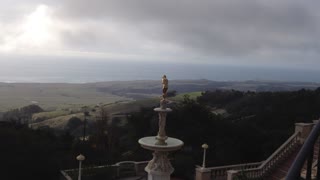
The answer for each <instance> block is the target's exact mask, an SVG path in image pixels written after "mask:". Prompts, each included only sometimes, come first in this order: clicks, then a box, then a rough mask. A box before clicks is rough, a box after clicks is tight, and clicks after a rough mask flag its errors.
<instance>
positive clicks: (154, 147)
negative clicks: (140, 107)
mask: <svg viewBox="0 0 320 180" xmlns="http://www.w3.org/2000/svg"><path fill="white" fill-rule="evenodd" d="M162 84H163V88H162V91H163V94H162V96H161V100H160V107H158V108H155V109H154V111H155V112H157V113H158V114H159V131H158V135H157V136H149V137H144V138H141V139H139V144H140V145H141V146H142V147H143V148H145V149H148V150H151V151H153V159H152V160H151V161H149V163H148V165H147V167H146V168H145V170H146V171H147V172H148V180H170V175H171V174H172V173H173V171H174V168H173V167H172V165H171V163H170V161H169V159H168V154H169V152H171V151H176V150H179V149H180V148H181V147H182V146H183V142H182V141H181V140H179V139H176V138H172V137H168V136H167V135H166V130H165V126H166V118H167V113H169V112H171V111H172V110H171V109H170V108H168V107H167V104H168V103H169V101H168V99H167V90H168V79H167V78H166V76H165V75H164V76H163V77H162Z"/></svg>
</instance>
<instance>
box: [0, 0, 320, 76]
mask: <svg viewBox="0 0 320 180" xmlns="http://www.w3.org/2000/svg"><path fill="white" fill-rule="evenodd" d="M0 3H1V6H0V63H1V66H0V69H2V70H3V72H2V73H0V76H2V77H1V78H0V81H2V82H3V81H5V82H11V81H14V79H16V80H17V79H19V78H17V77H24V78H27V80H26V81H30V80H32V78H37V77H38V80H37V79H35V80H34V81H46V80H45V79H42V80H41V78H44V77H46V76H47V79H50V78H52V77H53V76H57V77H58V76H59V77H60V79H61V80H62V81H66V82H70V79H71V78H73V77H77V76H79V73H78V74H77V73H75V74H73V76H70V77H61V76H68V73H64V74H63V73H62V74H59V75H56V74H54V73H53V72H52V69H51V68H50V66H42V67H46V68H47V69H39V68H38V67H41V64H47V65H50V64H52V65H53V70H56V73H59V69H63V68H66V67H65V66H68V65H70V66H76V67H78V69H80V70H81V71H91V70H92V69H95V68H100V71H101V72H102V69H103V68H106V69H112V68H113V67H112V65H113V64H114V63H116V64H118V65H117V67H116V68H118V69H117V71H116V70H115V71H114V73H113V74H103V76H109V77H110V76H111V75H114V76H115V77H114V79H115V80H116V79H121V78H122V79H123V80H130V78H132V77H136V78H138V79H139V77H140V79H146V77H148V76H150V78H149V79H153V78H154V77H156V76H153V75H150V73H149V74H148V73H146V74H136V76H130V73H132V72H131V71H130V70H131V69H130V68H131V67H132V65H133V64H137V66H139V68H138V70H139V72H138V73H144V72H146V71H148V72H157V73H159V74H160V75H161V74H165V73H166V74H169V75H170V72H171V74H172V76H173V77H185V76H187V77H201V78H204V79H210V80H239V79H240V80H241V79H242V80H256V79H263V80H290V81H309V82H310V81H312V82H313V81H315V82H320V78H318V77H319V76H320V73H318V72H317V71H319V70H320V61H319V57H320V51H319V47H320V42H319V40H318V39H319V36H320V29H319V27H320V12H319V11H318V10H317V8H318V7H319V6H318V5H320V2H317V1H311V0H306V1H299V0H283V1H278V0H242V1H237V0H199V1H192V0H184V1H178V0H175V1H172V0H163V1H155V0H131V1H119V0H92V1H90V2H89V1H85V0H67V1H54V0H26V1H18V0H0ZM99 62H101V63H99ZM76 64H80V65H76ZM86 64H87V67H88V69H86ZM101 64H103V65H104V66H106V67H99V66H101ZM119 64H121V65H122V66H120V65H119ZM158 64H171V65H172V67H173V68H177V67H179V66H183V67H186V68H185V71H187V72H185V71H184V69H183V68H180V69H182V70H181V71H179V72H181V74H177V72H172V71H173V70H168V69H162V70H159V69H158V70H156V69H157V68H156V67H155V66H156V65H158ZM144 65H145V68H146V69H147V70H144ZM191 65H195V66H196V65H198V67H201V68H202V69H201V68H198V69H197V70H196V71H192V70H190V68H191V69H192V67H191ZM80 66H81V67H80ZM110 66H111V67H110ZM189 66H190V67H189ZM25 67H28V68H29V70H27V71H25V69H26V68H25ZM151 67H152V68H151ZM165 67H167V68H170V66H165ZM205 67H216V69H215V70H216V71H219V68H220V67H226V70H225V72H224V71H222V70H221V72H220V71H219V72H220V74H217V73H216V72H215V73H213V74H212V73H211V74H210V72H211V71H213V70H214V68H213V69H212V70H211V69H209V68H205ZM235 67H239V68H238V71H239V72H237V73H232V71H234V70H237V69H234V68H235ZM148 68H149V70H148ZM150 68H151V69H150ZM228 68H229V69H228ZM248 68H249V69H253V70H252V72H251V73H246V71H248ZM30 69H31V70H32V72H31V70H30ZM126 69H127V72H125V71H126ZM231 69H232V70H231ZM261 69H264V70H266V69H268V70H266V71H265V72H263V73H264V74H261V72H259V71H261ZM155 70H156V71H155ZM38 71H41V72H38ZM100 71H99V72H98V75H96V76H97V77H94V78H91V80H95V79H98V80H99V79H102V80H106V79H108V78H105V79H103V78H102V74H101V72H100ZM206 71H207V72H206ZM277 71H283V72H278V73H275V72H277ZM15 72H16V73H15ZM121 73H123V74H126V77H122V76H121ZM187 73H188V74H187ZM228 73H229V74H228ZM91 75H92V73H91ZM206 75H207V77H206ZM51 76H52V77H51ZM81 76H84V77H85V73H83V72H81ZM89 76H90V74H89ZM92 76H94V75H92ZM100 76H101V77H100ZM157 76H159V75H157ZM239 76H243V77H239ZM279 76H283V77H279ZM28 77H29V79H28ZM169 77H170V76H169ZM223 77H225V78H224V79H223ZM182 79H183V78H182ZM71 80H72V79H71ZM91 80H90V81H91ZM48 81H50V80H48ZM55 81H59V79H58V80H55ZM82 81H86V80H85V79H82ZM82 81H81V82H82ZM18 82H25V81H23V80H18ZM72 82H78V81H76V80H74V81H72Z"/></svg>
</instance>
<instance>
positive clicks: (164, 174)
mask: <svg viewBox="0 0 320 180" xmlns="http://www.w3.org/2000/svg"><path fill="white" fill-rule="evenodd" d="M145 170H146V171H147V172H148V180H170V175H171V174H172V173H173V171H174V169H173V167H172V166H171V163H170V161H169V159H168V153H167V152H161V151H155V152H154V153H153V159H152V160H151V161H150V162H149V163H148V165H147V167H146V168H145Z"/></svg>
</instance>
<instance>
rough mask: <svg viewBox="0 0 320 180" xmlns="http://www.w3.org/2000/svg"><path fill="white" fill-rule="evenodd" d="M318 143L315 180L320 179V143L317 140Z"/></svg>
mask: <svg viewBox="0 0 320 180" xmlns="http://www.w3.org/2000/svg"><path fill="white" fill-rule="evenodd" d="M316 143H319V152H318V164H317V179H320V141H319V140H318V142H316Z"/></svg>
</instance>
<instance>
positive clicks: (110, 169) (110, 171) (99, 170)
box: [60, 161, 148, 180]
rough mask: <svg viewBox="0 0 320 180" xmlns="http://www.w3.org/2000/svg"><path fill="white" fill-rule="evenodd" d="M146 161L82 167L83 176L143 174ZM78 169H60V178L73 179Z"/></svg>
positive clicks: (109, 176)
mask: <svg viewBox="0 0 320 180" xmlns="http://www.w3.org/2000/svg"><path fill="white" fill-rule="evenodd" d="M147 164H148V161H139V162H135V161H122V162H118V163H116V164H113V165H106V166H90V167H84V168H83V169H82V176H83V177H91V178H92V179H95V177H96V176H97V177H99V178H101V177H103V178H104V179H109V178H112V179H115V178H121V177H131V176H141V177H142V176H145V175H146V172H145V171H144V168H145V167H146V166H147ZM78 170H79V169H68V170H61V171H60V172H61V178H60V179H61V180H75V179H77V178H78Z"/></svg>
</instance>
